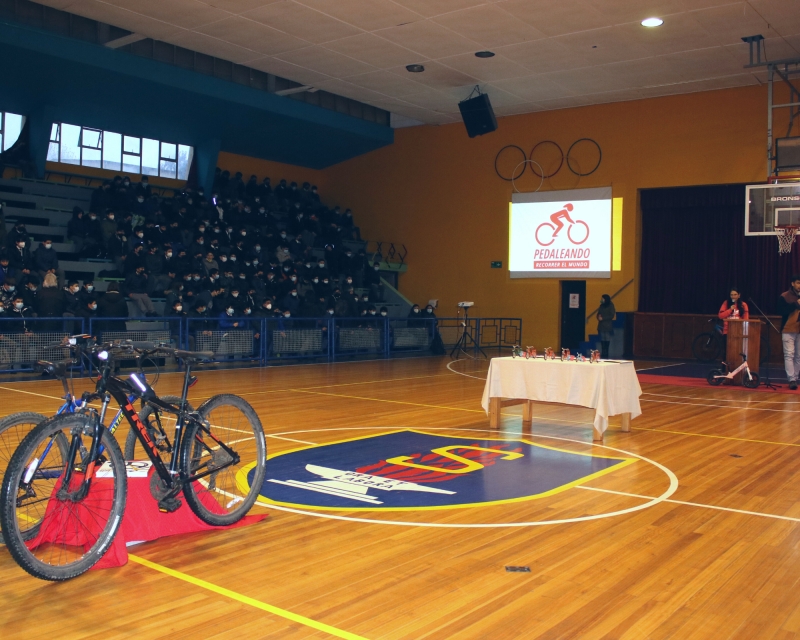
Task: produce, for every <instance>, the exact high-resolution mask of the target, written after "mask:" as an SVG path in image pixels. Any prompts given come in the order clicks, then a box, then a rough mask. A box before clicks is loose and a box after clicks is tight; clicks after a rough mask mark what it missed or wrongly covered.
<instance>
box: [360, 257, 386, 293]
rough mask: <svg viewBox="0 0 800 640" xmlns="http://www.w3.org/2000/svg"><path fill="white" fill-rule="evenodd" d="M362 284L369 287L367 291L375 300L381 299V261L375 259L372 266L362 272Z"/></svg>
mask: <svg viewBox="0 0 800 640" xmlns="http://www.w3.org/2000/svg"><path fill="white" fill-rule="evenodd" d="M364 286H365V287H369V293H370V296H371V297H372V299H373V300H375V301H376V302H382V301H383V281H382V280H381V263H380V262H379V261H378V260H376V261H375V262H374V263H373V264H372V268H371V269H368V270H366V271H365V272H364Z"/></svg>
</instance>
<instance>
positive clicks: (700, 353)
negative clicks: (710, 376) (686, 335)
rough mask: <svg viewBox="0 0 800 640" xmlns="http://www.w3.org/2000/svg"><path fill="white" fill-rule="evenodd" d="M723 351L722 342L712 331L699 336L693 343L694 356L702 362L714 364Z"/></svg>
mask: <svg viewBox="0 0 800 640" xmlns="http://www.w3.org/2000/svg"><path fill="white" fill-rule="evenodd" d="M721 350H722V342H721V341H720V340H719V338H718V337H717V335H716V334H714V333H711V332H710V331H709V332H705V333H700V334H698V335H697V336H696V337H695V339H694V340H693V341H692V355H693V356H694V357H695V358H697V359H698V360H699V361H700V362H714V361H715V360H716V359H717V358H719V353H720V351H721Z"/></svg>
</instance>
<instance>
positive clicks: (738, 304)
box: [717, 287, 750, 356]
mask: <svg viewBox="0 0 800 640" xmlns="http://www.w3.org/2000/svg"><path fill="white" fill-rule="evenodd" d="M717 316H718V317H719V319H720V320H725V323H724V324H723V325H722V341H723V342H722V343H723V350H722V355H723V356H724V355H725V354H726V353H727V351H728V320H737V319H738V320H749V319H750V309H749V308H748V307H747V303H746V302H745V301H744V300H742V296H741V294H740V293H739V289H738V287H731V293H730V297H729V298H728V299H727V300H726V301H725V302H723V303H722V306H721V307H720V308H719V313H718V314H717Z"/></svg>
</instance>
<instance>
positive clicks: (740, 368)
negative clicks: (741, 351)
mask: <svg viewBox="0 0 800 640" xmlns="http://www.w3.org/2000/svg"><path fill="white" fill-rule="evenodd" d="M727 366H728V364H727V363H725V367H726V368H727ZM745 369H747V371H748V372H749V371H750V367H749V366H748V365H747V360H745V361H744V362H742V364H740V365H739V366H738V367H736V369H734V370H733V371H728V373H726V374H725V375H724V376H714V377H715V378H724V379H726V380H733V378H734V377H736V375H737V374H739V373H741V372H742V371H744V370H745Z"/></svg>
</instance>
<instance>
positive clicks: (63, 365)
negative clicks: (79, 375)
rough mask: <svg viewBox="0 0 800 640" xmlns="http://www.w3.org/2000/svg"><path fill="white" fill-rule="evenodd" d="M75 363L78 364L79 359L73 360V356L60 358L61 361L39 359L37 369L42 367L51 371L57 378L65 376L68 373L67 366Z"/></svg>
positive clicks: (48, 371) (46, 370)
mask: <svg viewBox="0 0 800 640" xmlns="http://www.w3.org/2000/svg"><path fill="white" fill-rule="evenodd" d="M73 364H77V360H73V359H72V358H67V359H66V360H60V361H59V362H48V361H47V360H38V361H37V362H36V367H37V369H41V370H42V371H44V372H46V373H49V374H50V375H51V376H55V377H56V378H63V377H65V376H66V375H67V367H70V366H72V365H73Z"/></svg>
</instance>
